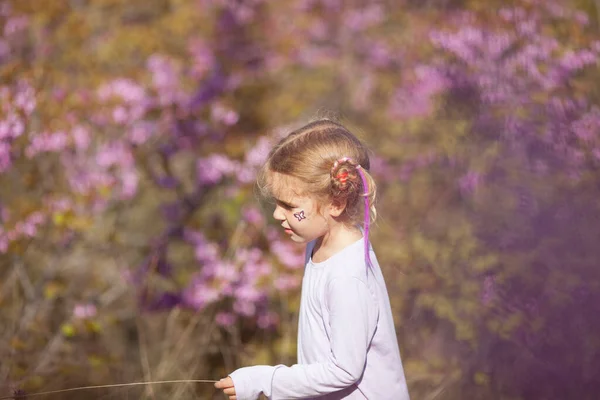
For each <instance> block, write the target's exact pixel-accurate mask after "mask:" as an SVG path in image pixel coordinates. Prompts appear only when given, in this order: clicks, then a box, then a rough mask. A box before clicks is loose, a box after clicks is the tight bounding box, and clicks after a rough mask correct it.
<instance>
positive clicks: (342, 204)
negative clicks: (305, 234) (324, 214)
mask: <svg viewBox="0 0 600 400" xmlns="http://www.w3.org/2000/svg"><path fill="white" fill-rule="evenodd" d="M345 209H346V201H345V200H342V201H340V200H333V201H332V202H331V204H330V205H329V214H330V215H331V216H332V217H339V216H340V215H342V213H343V212H344V210H345Z"/></svg>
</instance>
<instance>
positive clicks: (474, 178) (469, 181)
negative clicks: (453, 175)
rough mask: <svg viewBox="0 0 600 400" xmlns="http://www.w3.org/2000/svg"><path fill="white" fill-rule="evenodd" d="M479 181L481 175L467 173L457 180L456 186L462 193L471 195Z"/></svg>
mask: <svg viewBox="0 0 600 400" xmlns="http://www.w3.org/2000/svg"><path fill="white" fill-rule="evenodd" d="M481 179H482V177H481V174H479V173H478V172H473V171H469V172H467V173H466V174H465V175H463V176H462V177H461V178H460V179H459V181H458V185H459V187H460V190H461V191H462V192H463V193H473V192H474V191H475V189H477V187H478V186H479V184H480V183H481Z"/></svg>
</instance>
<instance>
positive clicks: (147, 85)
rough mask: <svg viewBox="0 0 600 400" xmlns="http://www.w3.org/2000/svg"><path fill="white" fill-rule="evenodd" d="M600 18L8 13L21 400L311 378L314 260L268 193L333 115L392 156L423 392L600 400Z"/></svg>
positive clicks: (100, 1)
mask: <svg viewBox="0 0 600 400" xmlns="http://www.w3.org/2000/svg"><path fill="white" fill-rule="evenodd" d="M599 22H600V2H599V1H596V0H570V1H566V0H565V1H560V0H514V1H507V0H502V1H500V0H487V1H478V0H381V1H376V0H373V1H368V0H349V1H342V0H289V1H269V0H0V34H1V36H0V107H1V112H0V397H1V396H10V395H12V393H13V392H14V391H18V390H22V391H25V392H28V393H34V392H38V391H44V390H55V389H65V388H70V387H76V386H80V385H81V386H83V385H102V384H113V383H121V382H131V381H140V380H172V379H219V378H221V377H223V376H225V375H226V374H227V373H228V372H231V371H232V370H234V369H236V368H238V367H242V366H247V365H253V364H271V365H273V364H279V363H284V364H288V365H290V364H293V363H294V362H295V351H296V348H295V343H296V328H297V310H298V306H299V285H300V279H301V276H302V268H303V265H302V264H303V254H302V251H303V249H302V248H301V247H297V246H296V245H294V244H293V243H292V242H290V241H289V240H288V239H287V238H286V237H283V235H281V233H280V232H279V230H278V229H277V228H278V226H277V225H276V224H274V223H273V222H272V218H271V212H272V210H271V209H270V206H269V205H268V204H261V202H260V201H259V199H258V197H257V195H256V192H255V189H254V179H255V175H256V171H257V168H258V167H260V165H262V163H263V162H264V160H265V157H266V153H267V151H268V150H269V147H270V146H271V144H272V143H273V141H274V140H277V139H278V138H279V137H281V136H282V135H285V134H286V133H287V132H289V131H290V130H291V129H293V128H294V127H297V126H299V125H302V124H304V123H306V122H308V121H310V120H311V119H314V118H317V117H324V116H327V117H331V118H336V119H338V120H339V121H340V122H342V123H343V124H345V125H347V126H348V127H349V128H350V129H351V130H352V131H353V132H355V133H356V134H357V135H358V136H359V137H361V138H362V139H363V140H364V141H365V142H366V143H367V144H368V146H369V147H370V148H371V149H372V151H373V155H372V172H373V174H374V176H375V177H376V179H377V182H378V185H379V193H378V198H379V203H378V211H379V219H378V222H377V225H376V226H375V227H374V229H373V233H372V237H371V239H372V243H373V246H374V248H375V250H376V252H377V255H378V258H379V261H380V263H381V265H382V268H383V272H384V276H385V278H386V281H387V285H388V289H389V291H390V295H391V299H392V306H393V311H394V318H395V322H396V329H397V333H398V341H399V344H400V349H401V353H402V358H403V362H404V365H405V370H406V377H407V380H408V385H409V389H410V392H411V396H412V398H413V399H426V400H434V399H438V400H458V399H506V400H517V399H545V400H550V399H596V398H597V396H598V395H597V393H598V392H599V391H600V353H599V350H600V335H599V332H600V318H598V316H599V313H600V245H599V240H600V200H599V199H600V108H598V100H599V98H600V86H599V85H598V82H600V70H599V60H600V35H599V32H600V27H599ZM382 385H385V382H382ZM40 398H42V397H40ZM46 398H55V399H82V398H86V399H126V398H132V399H152V400H159V399H163V398H176V399H210V398H215V399H219V398H222V394H220V393H219V392H217V391H215V390H214V389H213V387H212V384H191V383H188V384H182V383H181V384H172V385H156V386H147V387H137V388H118V389H110V390H109V389H101V390H100V389H99V390H94V391H86V392H73V393H62V394H59V395H54V396H47V397H46Z"/></svg>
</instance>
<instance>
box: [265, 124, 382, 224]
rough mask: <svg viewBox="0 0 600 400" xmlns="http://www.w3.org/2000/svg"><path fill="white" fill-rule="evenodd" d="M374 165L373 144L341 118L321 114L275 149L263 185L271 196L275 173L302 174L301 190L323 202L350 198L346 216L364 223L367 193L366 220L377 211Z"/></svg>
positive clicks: (341, 201) (346, 201) (280, 142)
mask: <svg viewBox="0 0 600 400" xmlns="http://www.w3.org/2000/svg"><path fill="white" fill-rule="evenodd" d="M359 168H360V169H362V171H359V170H358V169H359ZM369 168H370V162H369V155H368V150H367V148H366V147H365V146H364V145H363V143H362V142H361V141H360V140H359V139H358V138H357V137H356V136H354V135H353V134H352V133H350V131H348V129H346V128H345V127H344V126H342V125H341V124H339V123H337V122H334V121H332V120H329V119H319V120H317V121H314V122H311V123H309V124H307V125H305V126H303V127H301V128H299V129H296V130H295V131H293V132H291V133H290V134H289V135H288V136H286V137H284V138H283V139H282V140H281V141H279V143H277V144H276V145H275V146H274V147H273V148H272V149H271V152H270V153H269V156H268V158H267V161H266V163H265V165H264V166H263V167H262V169H261V171H260V172H259V175H258V187H259V189H260V191H261V193H262V195H263V196H264V197H266V198H272V197H273V191H274V188H273V187H272V179H270V176H271V174H272V173H274V172H276V173H280V174H283V175H285V176H290V177H294V178H297V179H298V180H300V181H301V182H303V183H304V185H303V187H302V188H295V189H296V190H298V189H299V190H300V191H301V194H302V195H309V196H313V197H314V198H316V199H317V201H318V203H319V204H325V203H328V202H340V203H342V204H343V203H345V204H346V207H345V209H344V213H343V214H342V216H343V217H344V222H347V223H350V224H359V223H361V221H362V217H363V216H364V215H365V214H364V213H365V210H364V207H365V206H364V205H363V201H361V200H364V197H365V196H366V197H367V200H368V204H369V210H367V212H368V213H369V218H368V219H367V221H369V220H370V221H374V220H375V218H376V216H377V212H376V209H375V195H376V191H377V190H376V185H375V181H374V180H373V178H372V177H371V175H370V174H369ZM361 172H362V176H363V177H364V181H363V179H362V178H361ZM364 186H366V187H364ZM365 228H367V227H365Z"/></svg>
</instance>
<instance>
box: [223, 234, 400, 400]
mask: <svg viewBox="0 0 600 400" xmlns="http://www.w3.org/2000/svg"><path fill="white" fill-rule="evenodd" d="M313 247H314V242H311V243H309V244H308V246H307V257H306V267H305V271H304V278H303V280H302V297H301V303H300V321H299V325H298V364H296V365H293V366H291V367H287V366H284V365H277V366H266V365H259V366H254V367H245V368H240V369H238V370H236V371H234V372H233V373H232V374H231V375H230V376H231V378H232V379H233V382H234V386H235V391H236V395H237V398H238V400H254V399H256V398H257V397H258V396H259V395H260V393H264V394H265V395H266V396H267V397H268V398H269V399H273V400H279V399H311V398H317V397H318V398H319V399H320V400H333V399H352V400H354V399H370V400H388V399H389V400H408V399H409V395H408V389H407V386H406V380H405V377H404V370H403V367H402V361H401V360H400V352H399V349H398V342H397V339H396V331H395V328H394V321H393V317H392V310H391V306H390V301H389V296H388V293H387V289H386V286H385V281H384V279H383V275H382V273H381V269H380V268H379V264H378V262H377V258H376V257H375V254H374V252H373V250H372V249H370V258H371V262H372V266H371V267H370V268H368V269H367V266H366V262H365V256H364V246H363V240H362V239H361V240H358V241H357V242H355V243H353V244H351V245H349V246H347V247H346V248H345V249H343V250H342V251H340V252H338V253H336V254H335V255H333V256H332V257H330V258H329V259H327V260H326V261H323V262H320V263H315V262H313V261H312V259H311V257H310V254H312V250H313Z"/></svg>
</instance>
